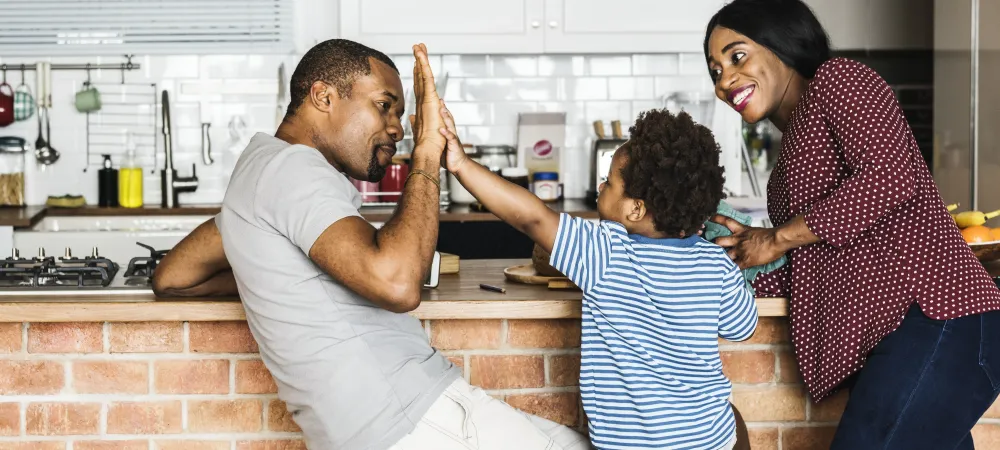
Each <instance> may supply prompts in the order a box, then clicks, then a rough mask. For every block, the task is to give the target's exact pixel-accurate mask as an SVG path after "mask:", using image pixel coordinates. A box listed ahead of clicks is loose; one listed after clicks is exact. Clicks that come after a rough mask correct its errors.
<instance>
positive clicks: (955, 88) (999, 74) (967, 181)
mask: <svg viewBox="0 0 1000 450" xmlns="http://www.w3.org/2000/svg"><path fill="white" fill-rule="evenodd" d="M934 3H935V5H934V30H933V36H934V78H933V79H934V90H933V91H932V92H931V91H927V92H923V93H921V97H916V98H914V96H909V97H910V98H906V97H903V96H900V102H901V103H902V104H903V105H902V106H904V107H906V106H908V105H912V104H917V103H918V102H925V103H931V102H933V109H932V110H931V111H933V116H934V117H933V121H934V126H933V136H932V141H933V144H932V145H931V146H932V148H933V151H932V152H931V161H930V163H931V167H932V169H931V172H932V174H933V176H934V181H935V183H936V184H937V186H938V189H939V190H940V192H941V197H942V198H943V199H944V201H945V203H946V204H950V203H959V204H960V205H961V207H960V208H961V209H960V210H959V211H970V210H978V211H993V210H996V209H1000V176H997V174H1000V127H998V126H997V124H998V123H1000V109H998V108H997V107H996V104H997V101H998V100H1000V85H998V84H997V83H996V80H997V79H1000V33H998V32H997V27H996V26H995V25H993V24H996V23H998V21H1000V3H998V2H995V1H983V0H947V1H944V0H936V1H935V2H934ZM931 96H932V97H933V99H928V98H927V97H931ZM928 100H930V101H928ZM907 116H909V114H907ZM913 131H914V133H915V134H916V136H917V139H918V140H923V139H922V138H921V136H923V135H925V134H926V133H927V132H928V130H926V129H923V130H921V129H918V128H917V127H914V130H913ZM986 225H987V226H991V227H1000V219H993V220H992V221H991V222H987V224H986Z"/></svg>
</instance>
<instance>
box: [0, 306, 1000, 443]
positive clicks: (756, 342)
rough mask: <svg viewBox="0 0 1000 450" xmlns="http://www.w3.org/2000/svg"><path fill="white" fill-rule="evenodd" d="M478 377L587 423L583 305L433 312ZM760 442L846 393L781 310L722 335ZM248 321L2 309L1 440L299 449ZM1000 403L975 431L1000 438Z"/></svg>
mask: <svg viewBox="0 0 1000 450" xmlns="http://www.w3.org/2000/svg"><path fill="white" fill-rule="evenodd" d="M424 325H425V329H426V330H427V332H428V334H429V337H430V341H431V343H432V344H433V345H434V346H436V347H437V348H439V349H441V350H442V351H444V352H445V353H446V354H447V355H448V357H449V358H450V359H451V360H452V361H454V362H455V363H456V364H457V365H459V366H461V367H462V368H463V373H464V376H465V378H466V379H467V380H469V381H470V382H472V383H473V384H476V385H479V386H482V387H483V388H484V389H487V390H488V391H489V392H490V393H491V394H492V395H493V396H495V397H497V398H500V399H503V400H505V401H507V402H508V403H510V404H511V405H513V406H515V407H517V408H520V409H522V410H524V411H527V412H530V413H534V414H538V415H540V416H543V417H547V418H549V419H552V420H555V421H557V422H561V423H564V424H567V425H570V426H574V427H578V428H582V424H583V418H582V411H581V408H580V407H579V393H578V386H577V385H578V377H579V358H580V353H579V345H580V327H579V321H578V320H577V319H538V320H514V319H483V320H478V319H477V320H464V319H456V320H425V321H424ZM722 349H723V355H722V358H723V364H724V366H725V371H726V374H727V375H728V376H729V377H731V379H732V380H733V382H734V384H735V387H734V403H735V404H736V405H737V407H738V408H739V409H740V411H741V412H742V413H743V416H744V417H745V419H746V420H747V421H748V425H749V427H750V436H751V438H752V440H753V448H754V449H755V450H769V449H770V450H775V449H780V450H799V449H803V450H804V449H820V448H826V445H827V444H828V442H829V440H830V437H831V436H832V433H833V431H834V427H835V426H836V422H837V420H838V418H839V416H840V413H841V411H842V409H843V407H844V403H845V399H846V397H845V396H844V395H843V394H841V395H838V396H836V397H834V398H832V399H830V400H828V401H824V402H823V403H821V404H820V405H814V404H812V403H811V402H810V401H809V400H808V399H807V398H806V395H805V393H804V390H803V388H802V385H801V383H800V381H799V376H798V373H797V369H796V368H795V363H794V359H793V358H792V354H791V350H790V346H789V344H788V329H787V322H786V320H785V319H784V318H777V317H762V318H761V319H760V326H759V328H758V330H757V333H756V334H755V335H754V337H753V338H752V339H750V340H749V341H747V342H744V343H739V344H733V343H728V342H725V341H723V347H722ZM275 391H276V388H275V385H274V382H273V381H272V380H271V377H270V375H269V374H268V372H267V370H266V369H265V368H264V365H263V363H262V362H261V361H260V358H259V355H258V354H257V345H256V343H255V342H254V340H253V338H252V336H251V335H250V332H249V330H248V329H247V327H246V323H245V322H242V321H236V322H114V323H102V322H95V323H89V322H83V323H0V450H13V449H18V450H28V449H46V450H47V449H53V450H54V449H59V450H66V449H72V450H111V449H118V450H133V449H144V450H145V449H162V450H172V449H187V450H216V449H218V450H227V449H229V450H231V449H240V450H293V449H304V448H305V446H304V445H303V443H302V441H301V437H300V435H299V434H298V428H297V427H296V426H295V424H294V423H293V422H292V420H291V417H290V415H289V414H288V413H287V411H286V409H285V405H284V404H283V403H282V402H281V401H279V400H278V399H277V397H276V395H275ZM998 418H1000V406H996V405H995V406H994V408H993V409H991V411H990V412H988V413H987V415H986V417H985V418H984V419H982V420H981V422H980V424H979V425H978V426H977V427H976V429H975V431H974V436H975V438H976V444H977V446H978V447H979V448H997V447H998V446H1000V420H997V419H998Z"/></svg>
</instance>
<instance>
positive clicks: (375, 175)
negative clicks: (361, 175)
mask: <svg viewBox="0 0 1000 450" xmlns="http://www.w3.org/2000/svg"><path fill="white" fill-rule="evenodd" d="M378 152H379V151H378V150H375V151H374V152H372V159H370V160H369V161H368V181H370V182H372V183H378V182H379V181H382V178H383V177H385V167H382V166H381V165H379V163H378Z"/></svg>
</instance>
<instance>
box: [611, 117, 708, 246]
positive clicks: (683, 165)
mask: <svg viewBox="0 0 1000 450" xmlns="http://www.w3.org/2000/svg"><path fill="white" fill-rule="evenodd" d="M622 150H623V151H624V152H625V156H626V157H627V158H628V159H627V160H626V161H625V166H624V167H622V170H621V174H622V179H623V181H624V184H625V195H627V196H628V197H630V198H635V199H641V200H642V201H643V202H645V204H646V209H647V210H648V211H649V213H650V214H651V215H652V216H653V224H654V225H655V226H656V229H657V230H658V231H660V232H663V233H666V234H667V235H669V236H679V235H680V234H681V232H684V234H685V235H686V236H691V235H693V234H695V233H697V232H698V230H699V229H700V228H701V225H702V224H703V223H704V222H705V221H706V220H708V218H709V217H710V216H711V215H712V214H713V213H715V211H716V210H717V209H718V208H719V202H720V201H722V199H723V197H724V194H723V193H722V186H723V184H725V181H726V179H725V175H723V169H722V167H721V166H719V145H718V144H717V143H716V142H715V138H714V137H713V136H712V132H711V131H710V130H709V129H708V128H705V127H704V126H703V125H699V124H697V123H695V122H694V121H693V120H691V116H690V115H688V113H686V112H684V111H681V112H680V113H678V114H677V115H676V116H675V115H673V114H671V113H670V112H669V111H667V110H665V109H653V110H649V111H644V112H642V113H640V114H639V118H638V120H636V121H635V125H633V126H632V127H631V128H629V141H628V143H627V144H625V146H623V148H622Z"/></svg>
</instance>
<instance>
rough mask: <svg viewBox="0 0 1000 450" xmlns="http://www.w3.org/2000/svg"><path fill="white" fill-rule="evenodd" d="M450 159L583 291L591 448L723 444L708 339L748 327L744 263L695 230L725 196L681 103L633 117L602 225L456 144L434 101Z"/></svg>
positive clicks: (722, 392)
mask: <svg viewBox="0 0 1000 450" xmlns="http://www.w3.org/2000/svg"><path fill="white" fill-rule="evenodd" d="M442 115H443V116H444V117H445V123H446V125H447V127H448V128H447V129H442V130H441V133H442V134H444V135H445V137H447V138H448V150H447V156H446V157H447V165H448V169H449V170H450V171H451V172H452V173H454V174H455V176H456V177H457V178H458V180H459V181H460V182H461V183H462V185H463V186H465V188H466V189H468V190H469V192H471V193H472V194H473V195H474V196H475V197H476V198H477V199H478V200H479V201H480V202H481V203H483V204H484V205H485V206H486V207H487V208H488V209H489V210H490V211H491V212H493V213H494V214H495V215H497V216H498V217H499V218H500V219H502V220H504V221H505V222H507V223H509V224H511V225H512V226H514V227H515V228H517V229H518V230H520V231H522V232H523V233H525V234H527V235H528V236H529V237H531V238H532V239H533V240H534V241H535V242H536V243H538V244H539V245H540V246H541V247H542V248H543V249H544V250H546V251H550V252H551V258H550V264H552V266H553V267H555V268H556V269H557V270H559V271H561V272H563V273H564V274H566V275H567V276H568V277H569V278H570V279H571V280H572V281H573V282H574V283H576V285H577V286H579V287H580V288H581V289H582V290H583V317H582V321H583V328H582V348H581V363H580V393H581V396H582V399H583V405H584V410H585V411H586V413H587V417H588V420H589V430H590V438H591V441H592V443H593V444H594V445H595V446H596V447H597V448H599V449H602V450H603V449H635V448H670V449H731V448H733V447H734V445H735V443H736V435H735V419H734V414H733V410H732V408H731V407H730V404H729V401H728V399H729V396H730V392H731V390H732V384H731V383H730V381H729V380H728V379H727V378H726V377H725V375H723V373H722V363H721V361H720V359H719V346H718V339H717V337H718V336H722V337H724V338H726V339H728V340H732V341H739V340H744V339H747V338H749V337H750V336H751V335H752V334H753V332H754V330H755V328H756V326H757V308H756V304H755V302H754V297H753V294H751V293H750V291H749V290H748V289H747V287H746V283H745V280H744V278H743V274H742V273H741V272H740V269H739V268H738V267H737V266H736V264H734V263H733V261H732V260H731V259H730V258H729V257H728V256H727V254H726V252H725V251H724V250H723V249H722V248H721V247H719V246H717V245H715V244H713V243H710V242H708V241H705V240H704V239H702V238H701V237H700V236H699V235H698V232H699V230H700V229H701V227H702V224H703V223H704V222H705V220H707V219H708V218H709V216H711V215H712V214H713V213H715V211H716V208H717V207H718V205H719V202H720V201H721V200H722V197H723V194H722V186H723V181H724V178H723V173H722V168H721V167H720V166H719V148H718V145H717V144H716V143H715V140H714V138H713V137H712V133H711V132H710V131H709V130H708V129H707V128H705V127H703V126H701V125H698V124H695V123H694V122H693V121H692V120H691V117H690V116H689V115H688V114H687V113H685V112H681V113H680V114H678V115H676V116H674V115H673V114H671V113H669V112H667V111H665V110H652V111H648V112H645V113H643V114H641V115H640V116H639V118H638V120H637V121H636V123H635V125H634V126H632V127H631V128H630V129H629V132H630V135H631V138H630V139H629V141H628V142H626V143H625V144H624V145H622V146H621V148H619V149H618V150H617V151H616V152H615V155H614V158H613V160H612V163H611V171H610V173H609V174H608V180H607V182H606V183H604V184H602V186H601V187H600V194H599V196H598V201H597V210H598V213H599V215H600V218H601V221H600V223H599V224H594V223H592V222H589V221H586V220H583V219H580V218H573V217H570V216H569V215H567V214H557V213H556V212H554V211H552V210H550V209H549V208H548V207H546V206H545V204H544V203H542V202H541V201H540V200H539V199H538V198H537V197H535V196H534V195H532V194H531V193H530V192H528V191H527V190H525V189H522V188H521V187H519V186H516V185H514V184H512V183H509V182H507V181H506V180H504V179H502V178H500V177H498V176H495V175H493V174H492V173H490V172H489V170H487V169H486V168H484V167H482V166H480V165H479V164H477V163H475V162H473V161H472V160H470V159H469V158H468V157H466V156H465V153H464V152H463V151H462V145H461V143H460V142H459V141H458V139H457V137H456V135H455V133H454V130H455V128H454V120H453V118H452V117H451V114H450V113H449V112H448V111H447V109H445V108H442Z"/></svg>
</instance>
